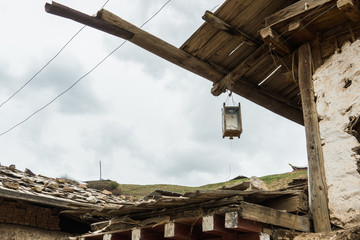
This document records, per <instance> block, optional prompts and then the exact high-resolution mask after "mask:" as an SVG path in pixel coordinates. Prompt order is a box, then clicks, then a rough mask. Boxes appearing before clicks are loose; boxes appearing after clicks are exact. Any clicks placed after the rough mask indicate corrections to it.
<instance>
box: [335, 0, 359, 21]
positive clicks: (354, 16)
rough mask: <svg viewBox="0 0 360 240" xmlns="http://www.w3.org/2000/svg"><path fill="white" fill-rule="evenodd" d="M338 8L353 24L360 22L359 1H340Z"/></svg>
mask: <svg viewBox="0 0 360 240" xmlns="http://www.w3.org/2000/svg"><path fill="white" fill-rule="evenodd" d="M337 8H338V9H339V10H340V11H342V12H343V13H345V14H346V16H347V17H348V18H349V19H350V20H351V21H353V22H360V10H359V4H358V1H354V0H338V1H337Z"/></svg>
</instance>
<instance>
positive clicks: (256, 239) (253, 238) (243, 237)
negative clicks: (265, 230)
mask: <svg viewBox="0 0 360 240" xmlns="http://www.w3.org/2000/svg"><path fill="white" fill-rule="evenodd" d="M238 240H261V239H260V233H245V234H239V238H238Z"/></svg>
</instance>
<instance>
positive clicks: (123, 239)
mask: <svg viewBox="0 0 360 240" xmlns="http://www.w3.org/2000/svg"><path fill="white" fill-rule="evenodd" d="M130 239H131V238H130V237H129V236H122V235H117V234H111V233H107V234H104V235H103V237H102V240H130Z"/></svg>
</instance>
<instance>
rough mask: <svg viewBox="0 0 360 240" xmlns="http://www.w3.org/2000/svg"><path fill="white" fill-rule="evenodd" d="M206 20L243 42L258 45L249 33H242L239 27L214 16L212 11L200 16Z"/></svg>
mask: <svg viewBox="0 0 360 240" xmlns="http://www.w3.org/2000/svg"><path fill="white" fill-rule="evenodd" d="M202 18H203V19H204V20H205V21H206V22H208V23H210V24H211V25H213V26H214V27H215V28H217V29H219V30H221V31H224V32H226V33H228V34H230V35H232V36H234V37H237V38H239V39H240V40H241V41H243V42H245V43H246V44H248V45H250V46H257V45H260V44H259V42H258V41H257V40H256V39H255V38H253V37H251V36H250V35H248V34H246V33H244V32H243V31H241V30H240V29H237V28H235V27H233V26H231V25H230V24H228V23H227V22H225V21H223V20H221V19H220V18H218V17H216V16H215V15H214V14H213V13H212V12H210V11H206V12H205V14H204V16H203V17H202Z"/></svg>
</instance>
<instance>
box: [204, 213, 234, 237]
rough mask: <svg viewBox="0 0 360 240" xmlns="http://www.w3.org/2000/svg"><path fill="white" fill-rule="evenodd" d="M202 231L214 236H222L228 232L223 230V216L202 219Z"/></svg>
mask: <svg viewBox="0 0 360 240" xmlns="http://www.w3.org/2000/svg"><path fill="white" fill-rule="evenodd" d="M202 230H203V232H210V233H215V234H220V235H221V234H222V233H226V232H229V229H226V228H225V219H224V216H220V215H216V214H210V215H206V216H204V217H203V218H202Z"/></svg>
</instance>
